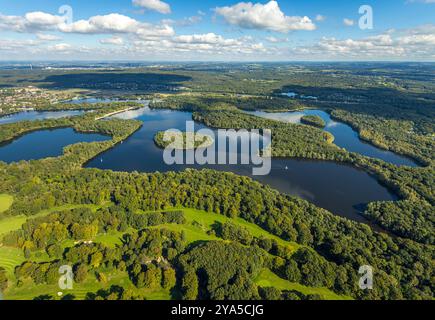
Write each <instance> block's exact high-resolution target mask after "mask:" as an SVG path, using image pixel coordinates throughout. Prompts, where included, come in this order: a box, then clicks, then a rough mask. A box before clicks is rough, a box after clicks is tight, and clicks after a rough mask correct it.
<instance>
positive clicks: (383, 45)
mask: <svg viewBox="0 0 435 320" xmlns="http://www.w3.org/2000/svg"><path fill="white" fill-rule="evenodd" d="M291 52H292V54H294V55H298V56H310V57H312V58H313V59H316V58H317V59H323V58H324V57H328V58H329V59H346V60H350V59H354V60H355V59H359V60H377V59H382V60H395V59H396V60H397V59H399V60H434V58H435V26H434V25H426V26H421V27H418V28H413V29H407V30H389V31H387V32H385V33H382V34H379V35H376V36H370V37H366V38H362V39H336V38H322V39H321V40H320V41H319V42H318V43H317V44H315V45H312V46H303V47H298V48H294V49H292V50H291Z"/></svg>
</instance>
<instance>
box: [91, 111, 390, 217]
mask: <svg viewBox="0 0 435 320" xmlns="http://www.w3.org/2000/svg"><path fill="white" fill-rule="evenodd" d="M115 117H119V118H123V119H133V118H134V119H139V120H141V121H143V122H144V125H143V127H142V128H141V129H140V130H139V131H137V132H136V133H134V134H133V135H132V136H131V137H130V138H128V139H127V140H126V141H124V142H123V143H122V144H118V145H117V146H116V147H115V148H113V149H111V150H108V151H107V152H105V153H104V154H102V155H100V156H98V157H97V158H95V159H93V160H92V161H90V162H89V163H88V164H87V165H86V166H87V167H92V168H100V169H111V170H115V171H127V172H132V171H139V172H156V171H159V172H167V171H182V170H185V169H186V168H194V169H204V168H210V169H214V170H220V171H229V172H233V173H235V174H238V175H243V176H249V177H252V178H253V179H255V180H257V181H259V182H261V183H263V184H267V185H269V186H271V187H273V188H275V189H277V190H279V191H281V192H283V193H287V194H289V195H294V196H298V197H301V198H303V199H306V200H308V201H310V202H312V203H314V204H315V205H317V206H319V207H322V208H325V209H328V210H329V211H331V212H333V213H335V214H338V215H340V216H344V217H347V218H350V219H353V220H356V221H361V222H366V220H365V219H364V218H363V217H362V216H361V215H360V214H359V213H360V212H361V210H362V208H363V206H364V205H365V204H367V203H369V202H372V201H381V200H385V201H390V200H397V197H396V196H395V195H394V194H392V193H391V192H389V191H388V190H387V189H386V188H385V187H383V186H381V185H380V184H379V183H378V182H377V180H376V179H374V178H373V177H372V176H370V175H369V174H367V173H366V172H364V171H361V170H358V169H356V168H353V167H350V166H347V165H342V164H338V163H334V162H320V161H307V160H295V159H273V160H272V171H271V173H270V174H269V175H267V176H252V167H253V165H204V166H199V165H167V164H165V162H164V161H163V150H161V149H159V148H158V147H157V146H156V145H155V143H154V140H153V137H154V135H155V134H156V133H157V132H158V131H163V130H167V129H179V130H182V131H185V129H186V121H189V120H192V114H191V113H188V112H178V111H167V110H150V109H148V108H143V109H140V110H135V111H128V112H125V113H122V114H119V115H117V116H115ZM204 128H206V127H205V126H204V125H202V124H199V123H196V127H195V129H197V130H198V129H204ZM213 131H214V132H216V131H215V130H213ZM214 148H215V150H216V154H219V152H222V150H220V148H219V147H218V146H216V143H215V145H214ZM239 150H240V148H239ZM239 156H240V154H239Z"/></svg>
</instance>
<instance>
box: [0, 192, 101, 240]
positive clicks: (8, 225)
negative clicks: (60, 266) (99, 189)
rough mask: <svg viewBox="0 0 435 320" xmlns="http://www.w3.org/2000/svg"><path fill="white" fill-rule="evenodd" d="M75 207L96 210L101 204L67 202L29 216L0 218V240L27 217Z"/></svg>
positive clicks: (18, 226)
mask: <svg viewBox="0 0 435 320" xmlns="http://www.w3.org/2000/svg"><path fill="white" fill-rule="evenodd" d="M0 200H1V199H0ZM77 208H90V209H91V210H93V211H96V210H97V209H99V208H101V206H97V205H83V204H81V205H75V204H68V205H64V206H59V207H53V208H50V209H47V210H42V211H41V212H39V213H38V214H36V215H33V216H29V217H28V216H25V215H19V216H13V217H8V218H5V219H1V220H0V240H1V238H2V236H4V235H5V234H7V233H9V232H11V231H15V230H19V229H21V226H22V225H23V224H24V223H25V222H26V221H27V219H33V218H39V217H44V216H47V215H49V214H51V213H53V212H57V211H66V210H72V209H77Z"/></svg>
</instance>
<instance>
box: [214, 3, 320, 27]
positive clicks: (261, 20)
mask: <svg viewBox="0 0 435 320" xmlns="http://www.w3.org/2000/svg"><path fill="white" fill-rule="evenodd" d="M215 12H216V14H218V15H220V16H222V17H223V18H224V19H225V21H226V22H227V23H229V24H231V25H236V26H239V27H241V28H247V29H264V30H271V31H277V32H282V33H287V32H289V31H293V30H315V29H316V25H315V24H314V23H313V22H312V21H311V19H310V18H308V17H306V16H305V17H298V16H286V15H285V14H284V13H283V12H282V11H281V9H280V7H279V5H278V2H276V1H269V2H268V3H266V4H261V3H256V4H253V3H252V2H240V3H238V4H235V5H233V6H227V7H217V8H215Z"/></svg>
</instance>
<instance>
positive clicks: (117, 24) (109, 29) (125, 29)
mask: <svg viewBox="0 0 435 320" xmlns="http://www.w3.org/2000/svg"><path fill="white" fill-rule="evenodd" d="M139 27H140V23H139V22H138V21H137V20H135V19H132V18H130V17H127V16H124V15H121V14H118V13H111V14H108V15H105V16H94V17H91V18H89V19H88V20H79V21H77V22H74V23H71V24H61V25H59V29H60V30H61V31H62V32H68V33H94V34H97V33H131V32H135V31H136V30H137V29H139Z"/></svg>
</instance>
